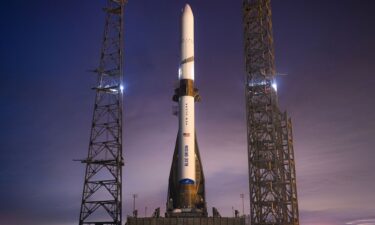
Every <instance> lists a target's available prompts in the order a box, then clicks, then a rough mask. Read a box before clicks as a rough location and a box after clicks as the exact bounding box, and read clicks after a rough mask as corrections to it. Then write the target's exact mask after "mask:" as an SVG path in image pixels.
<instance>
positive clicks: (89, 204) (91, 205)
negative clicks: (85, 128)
mask: <svg viewBox="0 0 375 225" xmlns="http://www.w3.org/2000/svg"><path fill="white" fill-rule="evenodd" d="M126 2H127V1H126V0H106V6H105V8H104V12H105V29H104V37H103V43H102V49H101V54H100V64H99V67H98V68H97V69H96V70H95V72H96V73H97V85H96V87H95V88H93V89H94V90H95V92H96V97H95V105H94V113H93V119H92V125H91V135H90V142H89V150H88V155H87V158H86V159H85V160H82V162H83V163H85V164H86V173H85V179H84V187H83V194H82V202H81V210H80V217H79V225H83V224H90V225H109V224H115V225H121V224H122V203H121V201H122V166H123V157H122V106H123V83H122V82H123V81H122V80H123V49H124V46H123V43H124V40H123V36H124V29H123V27H124V24H123V21H124V20H123V16H124V7H125V4H126Z"/></svg>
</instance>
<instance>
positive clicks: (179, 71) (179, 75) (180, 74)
mask: <svg viewBox="0 0 375 225" xmlns="http://www.w3.org/2000/svg"><path fill="white" fill-rule="evenodd" d="M181 76H182V69H181V66H180V67H178V79H179V80H181Z"/></svg>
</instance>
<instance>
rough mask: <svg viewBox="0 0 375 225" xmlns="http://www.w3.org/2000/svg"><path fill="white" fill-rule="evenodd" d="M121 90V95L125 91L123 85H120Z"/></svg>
mask: <svg viewBox="0 0 375 225" xmlns="http://www.w3.org/2000/svg"><path fill="white" fill-rule="evenodd" d="M120 90H121V93H122V92H123V91H124V86H123V85H122V84H121V85H120Z"/></svg>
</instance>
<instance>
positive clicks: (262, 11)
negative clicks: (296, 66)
mask: <svg viewBox="0 0 375 225" xmlns="http://www.w3.org/2000/svg"><path fill="white" fill-rule="evenodd" d="M243 16H244V17H243V21H244V39H245V40H244V44H245V63H246V79H245V86H246V87H245V89H246V116H247V140H248V160H249V188H250V219H251V224H252V225H298V224H299V218H298V203H297V189H296V175H295V161H294V152H293V138H292V125H291V120H290V118H288V116H287V114H286V112H285V113H281V112H280V110H279V106H278V97H277V84H276V79H275V74H276V73H275V63H274V49H273V34H272V15H271V3H270V0H244V2H243Z"/></svg>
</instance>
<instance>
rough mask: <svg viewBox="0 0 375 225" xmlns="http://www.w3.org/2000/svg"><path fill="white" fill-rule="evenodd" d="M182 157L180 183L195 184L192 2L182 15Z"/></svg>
mask: <svg viewBox="0 0 375 225" xmlns="http://www.w3.org/2000/svg"><path fill="white" fill-rule="evenodd" d="M178 78H179V80H180V89H182V91H181V92H180V95H179V99H178V103H179V150H178V155H179V160H178V179H179V183H180V184H195V181H196V174H195V118H194V114H195V112H194V97H195V96H194V16H193V12H192V10H191V8H190V6H189V5H188V4H186V5H185V8H184V9H183V12H182V17H181V63H180V68H179V76H178Z"/></svg>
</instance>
